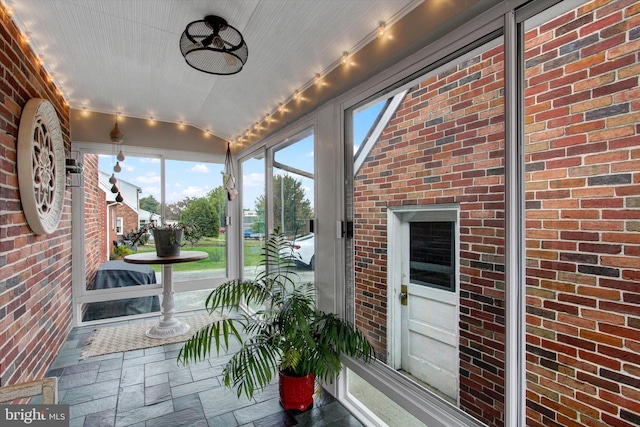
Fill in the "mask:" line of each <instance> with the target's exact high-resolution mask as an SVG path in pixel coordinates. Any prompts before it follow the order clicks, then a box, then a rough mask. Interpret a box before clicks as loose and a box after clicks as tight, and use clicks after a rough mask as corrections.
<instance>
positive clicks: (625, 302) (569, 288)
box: [524, 0, 640, 427]
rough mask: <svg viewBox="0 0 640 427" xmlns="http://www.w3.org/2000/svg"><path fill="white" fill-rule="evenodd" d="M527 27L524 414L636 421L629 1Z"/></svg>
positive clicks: (636, 157)
mask: <svg viewBox="0 0 640 427" xmlns="http://www.w3.org/2000/svg"><path fill="white" fill-rule="evenodd" d="M577 3H578V2H573V1H566V2H563V3H560V4H558V5H557V6H555V7H553V8H551V9H549V10H546V11H544V12H542V13H541V14H539V15H537V16H534V17H532V18H531V19H529V20H527V21H526V22H525V24H524V31H525V45H524V48H525V56H524V81H525V94H524V96H525V98H524V103H525V124H526V126H525V140H524V141H525V147H526V157H525V171H526V172H525V177H526V247H527V252H526V260H527V274H526V284H527V307H526V309H527V337H526V342H527V348H526V350H527V357H526V360H527V394H526V396H527V425H532V426H534V425H535V426H538V425H554V426H576V425H588V426H605V425H606V426H625V427H626V426H632V425H640V393H638V390H639V388H638V387H639V385H640V379H639V378H640V357H639V354H640V258H639V257H640V186H639V184H640V126H639V125H638V123H640V87H639V86H638V76H639V75H640V66H639V65H638V62H639V59H640V57H639V56H638V55H639V52H640V31H639V30H638V26H639V24H640V21H639V19H638V18H639V15H638V12H639V9H638V3H637V2H635V3H634V2H620V1H609V0H604V1H590V2H584V3H582V2H580V4H577Z"/></svg>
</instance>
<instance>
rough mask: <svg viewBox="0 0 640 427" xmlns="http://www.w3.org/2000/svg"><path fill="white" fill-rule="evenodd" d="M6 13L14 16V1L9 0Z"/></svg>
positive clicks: (5, 9) (10, 16)
mask: <svg viewBox="0 0 640 427" xmlns="http://www.w3.org/2000/svg"><path fill="white" fill-rule="evenodd" d="M4 11H5V13H6V14H7V16H8V17H9V18H12V17H13V15H14V14H15V13H16V11H15V10H14V9H13V2H11V1H8V2H7V5H6V6H5V8H4Z"/></svg>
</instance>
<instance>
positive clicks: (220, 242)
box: [138, 235, 263, 272]
mask: <svg viewBox="0 0 640 427" xmlns="http://www.w3.org/2000/svg"><path fill="white" fill-rule="evenodd" d="M262 244H263V242H261V241H259V240H249V239H247V240H245V241H244V260H245V265H247V266H250V265H258V260H259V259H260V253H261V251H262ZM155 250H156V248H155V246H154V245H153V244H150V245H149V244H148V245H143V246H139V247H138V252H139V253H140V252H155ZM182 250H183V251H190V250H192V251H201V252H206V253H208V254H209V257H208V258H206V259H203V260H200V261H194V262H184V263H179V264H175V265H174V266H173V271H196V270H216V269H224V268H225V267H226V265H227V262H226V251H227V248H226V237H225V236H224V235H222V236H220V237H218V238H212V237H205V238H203V239H201V240H200V241H199V242H198V243H197V244H196V245H195V246H192V245H191V244H189V243H187V244H186V245H185V246H184V247H183V248H182ZM151 267H153V269H154V270H155V271H156V272H159V271H160V270H161V269H162V266H161V265H157V264H156V265H152V266H151Z"/></svg>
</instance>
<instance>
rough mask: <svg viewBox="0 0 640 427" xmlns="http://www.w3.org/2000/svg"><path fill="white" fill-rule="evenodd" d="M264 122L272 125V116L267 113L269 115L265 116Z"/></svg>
mask: <svg viewBox="0 0 640 427" xmlns="http://www.w3.org/2000/svg"><path fill="white" fill-rule="evenodd" d="M264 121H265V122H267V124H269V123H271V114H269V113H267V115H266V116H264Z"/></svg>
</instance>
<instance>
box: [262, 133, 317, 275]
mask: <svg viewBox="0 0 640 427" xmlns="http://www.w3.org/2000/svg"><path fill="white" fill-rule="evenodd" d="M313 165H314V138H313V130H312V129H311V128H310V129H307V130H305V131H303V132H301V133H299V134H297V135H295V136H294V137H291V138H287V140H286V141H285V142H284V143H282V144H279V145H278V146H277V147H275V148H274V149H273V180H272V185H273V192H272V194H273V203H272V206H273V224H274V229H279V230H280V231H282V232H283V233H284V234H285V235H286V236H287V237H288V238H289V240H290V241H291V247H292V254H291V255H292V258H293V259H294V260H295V262H296V264H297V266H298V267H299V271H298V275H299V278H300V280H302V281H304V282H313V277H314V274H313V271H314V269H315V235H314V233H313V231H312V227H313V225H312V221H313V219H314V185H315V184H314V166H313Z"/></svg>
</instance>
